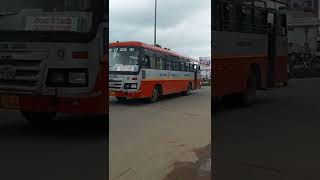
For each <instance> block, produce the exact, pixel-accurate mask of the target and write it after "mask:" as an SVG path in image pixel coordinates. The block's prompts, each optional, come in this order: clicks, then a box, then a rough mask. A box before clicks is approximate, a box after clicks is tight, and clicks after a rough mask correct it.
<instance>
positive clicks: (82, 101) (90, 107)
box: [0, 94, 109, 115]
mask: <svg viewBox="0 0 320 180" xmlns="http://www.w3.org/2000/svg"><path fill="white" fill-rule="evenodd" d="M108 103H109V102H108V96H106V95H105V94H101V95H98V96H87V97H55V96H34V95H8V94H0V109H12V110H20V111H30V112H57V113H71V114H88V115H90V114H107V113H108Z"/></svg>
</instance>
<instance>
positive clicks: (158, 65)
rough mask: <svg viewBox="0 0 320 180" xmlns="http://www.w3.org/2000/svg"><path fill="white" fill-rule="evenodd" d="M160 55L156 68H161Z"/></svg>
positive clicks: (157, 58)
mask: <svg viewBox="0 0 320 180" xmlns="http://www.w3.org/2000/svg"><path fill="white" fill-rule="evenodd" d="M160 66H161V64H160V57H156V69H161V67H160Z"/></svg>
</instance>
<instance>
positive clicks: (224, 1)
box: [212, 0, 288, 105]
mask: <svg viewBox="0 0 320 180" xmlns="http://www.w3.org/2000/svg"><path fill="white" fill-rule="evenodd" d="M286 6H287V5H286V3H284V2H281V1H280V0H259V1H257V0H244V1H238V0H214V1H213V14H214V20H213V21H214V24H213V34H212V35H213V48H212V49H213V50H212V55H213V63H212V66H213V67H212V69H213V73H212V75H213V78H212V79H213V97H223V96H229V95H230V96H231V97H237V98H240V99H239V100H241V101H242V102H243V103H244V104H246V105H249V104H252V103H253V102H254V100H255V97H256V90H259V89H268V88H272V87H275V86H277V85H281V84H282V85H287V81H288V71H287V64H288V63H287V61H288V53H287V52H288V49H287V25H286Z"/></svg>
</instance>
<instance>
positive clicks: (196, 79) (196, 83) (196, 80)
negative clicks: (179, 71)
mask: <svg viewBox="0 0 320 180" xmlns="http://www.w3.org/2000/svg"><path fill="white" fill-rule="evenodd" d="M199 79H201V71H200V66H199V65H196V64H195V65H194V89H198V88H199V85H200V81H199Z"/></svg>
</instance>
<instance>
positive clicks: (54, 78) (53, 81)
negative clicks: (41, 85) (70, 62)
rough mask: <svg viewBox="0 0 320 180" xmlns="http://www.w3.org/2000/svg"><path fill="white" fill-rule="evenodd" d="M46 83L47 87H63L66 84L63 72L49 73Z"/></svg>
mask: <svg viewBox="0 0 320 180" xmlns="http://www.w3.org/2000/svg"><path fill="white" fill-rule="evenodd" d="M47 82H48V85H49V86H50V85H63V84H65V82H66V77H65V74H64V73H63V72H49V73H48V79H47Z"/></svg>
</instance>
